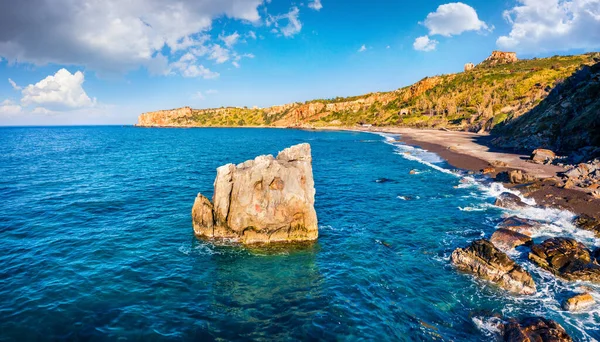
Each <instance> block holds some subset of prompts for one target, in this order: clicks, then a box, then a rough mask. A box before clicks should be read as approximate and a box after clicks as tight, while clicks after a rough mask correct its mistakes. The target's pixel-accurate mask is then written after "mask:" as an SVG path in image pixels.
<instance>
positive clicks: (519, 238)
mask: <svg viewBox="0 0 600 342" xmlns="http://www.w3.org/2000/svg"><path fill="white" fill-rule="evenodd" d="M490 241H491V242H492V243H493V244H494V246H496V247H498V248H499V249H501V250H503V251H509V250H511V249H514V248H515V247H519V246H523V245H525V246H529V245H532V244H533V240H531V237H529V236H527V235H525V234H521V233H517V232H515V231H514V230H510V229H504V228H500V229H497V230H496V231H495V232H494V234H492V237H491V239H490Z"/></svg>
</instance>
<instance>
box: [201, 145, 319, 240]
mask: <svg viewBox="0 0 600 342" xmlns="http://www.w3.org/2000/svg"><path fill="white" fill-rule="evenodd" d="M214 187H215V190H214V195H213V201H212V203H211V202H210V201H209V200H208V198H206V197H204V196H202V195H198V197H197V198H196V202H195V203H194V207H193V209H192V218H193V223H194V232H195V234H196V235H197V236H199V237H206V238H227V239H234V240H237V241H239V242H241V243H245V244H255V243H272V242H299V241H314V240H316V239H317V237H318V226H317V214H316V212H315V208H314V203H315V188H314V180H313V172H312V157H311V151H310V145H309V144H300V145H296V146H292V147H290V148H287V149H285V150H283V151H282V152H280V153H279V155H278V156H277V158H273V156H270V155H268V156H259V157H256V158H255V159H254V160H249V161H246V162H244V163H242V164H239V165H237V166H236V165H233V164H228V165H225V166H221V167H219V168H218V169H217V177H216V179H215V183H214Z"/></svg>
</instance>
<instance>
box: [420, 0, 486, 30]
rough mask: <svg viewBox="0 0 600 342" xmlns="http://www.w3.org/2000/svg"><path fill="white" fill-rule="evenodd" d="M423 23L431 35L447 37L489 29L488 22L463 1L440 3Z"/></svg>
mask: <svg viewBox="0 0 600 342" xmlns="http://www.w3.org/2000/svg"><path fill="white" fill-rule="evenodd" d="M423 24H424V25H425V27H427V28H428V29H429V35H436V34H438V35H442V36H446V37H450V36H453V35H459V34H461V33H463V32H466V31H482V30H488V29H489V28H488V25H487V24H486V23H484V22H483V21H481V20H479V17H478V16H477V12H476V11H475V9H474V8H473V7H471V6H469V5H466V4H463V3H462V2H453V3H449V4H445V5H440V6H439V7H438V8H437V11H435V12H432V13H429V14H428V15H427V18H426V19H425V22H424V23H423Z"/></svg>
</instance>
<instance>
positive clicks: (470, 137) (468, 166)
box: [352, 127, 600, 218]
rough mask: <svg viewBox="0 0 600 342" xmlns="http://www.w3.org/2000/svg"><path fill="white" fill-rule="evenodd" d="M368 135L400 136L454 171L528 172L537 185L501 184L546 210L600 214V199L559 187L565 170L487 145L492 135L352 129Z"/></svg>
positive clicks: (490, 173) (406, 142)
mask: <svg viewBox="0 0 600 342" xmlns="http://www.w3.org/2000/svg"><path fill="white" fill-rule="evenodd" d="M352 131H360V132H367V133H369V132H370V133H388V134H399V135H400V141H402V142H403V143H405V144H407V145H410V146H416V147H419V148H422V149H425V150H427V151H430V152H433V153H435V154H437V155H438V156H440V157H441V158H442V159H444V160H445V161H446V162H447V163H448V164H450V165H452V166H453V167H455V168H458V169H463V170H467V171H471V172H481V170H483V169H485V168H490V167H491V168H493V169H494V171H493V172H489V173H488V175H489V176H490V177H491V178H495V177H496V175H498V173H500V172H503V171H510V170H521V171H525V172H527V173H529V174H531V175H533V176H535V177H536V178H538V181H537V182H532V183H528V184H519V185H516V184H511V183H504V182H503V183H502V184H503V185H504V186H505V187H506V188H511V189H514V190H518V191H520V192H521V193H522V194H523V195H524V196H525V197H529V198H532V199H534V200H535V202H536V203H537V204H538V205H540V206H543V207H549V208H557V209H563V210H568V211H570V212H573V213H574V214H576V215H582V214H585V215H589V216H593V217H597V218H598V216H599V215H600V199H594V198H593V197H591V196H590V195H589V194H588V193H586V192H585V191H582V190H576V189H566V188H563V187H559V186H557V185H556V183H555V182H554V181H552V180H551V179H552V177H555V176H557V174H558V173H559V172H563V171H565V169H564V168H562V167H560V166H556V165H540V164H534V163H531V162H528V161H527V160H528V159H529V156H528V155H525V154H519V153H515V152H509V151H501V150H496V149H494V148H491V147H490V146H489V145H486V142H489V135H487V134H476V133H470V132H457V131H441V130H418V129H412V128H393V127H391V128H372V129H360V128H359V129H352ZM495 161H500V162H503V163H505V165H506V166H502V167H495V166H492V163H494V162H495Z"/></svg>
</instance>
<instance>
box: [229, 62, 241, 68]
mask: <svg viewBox="0 0 600 342" xmlns="http://www.w3.org/2000/svg"><path fill="white" fill-rule="evenodd" d="M231 65H233V66H234V67H236V68H239V67H240V63H238V62H237V61H233V62H231Z"/></svg>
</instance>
